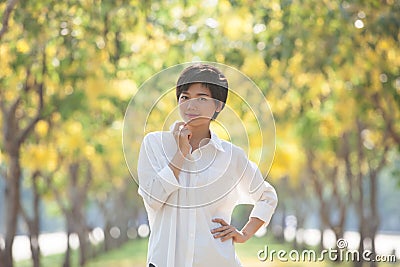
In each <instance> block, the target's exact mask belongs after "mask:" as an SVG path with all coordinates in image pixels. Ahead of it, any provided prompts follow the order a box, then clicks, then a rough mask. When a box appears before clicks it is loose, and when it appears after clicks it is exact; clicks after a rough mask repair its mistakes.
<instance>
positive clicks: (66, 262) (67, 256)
mask: <svg viewBox="0 0 400 267" xmlns="http://www.w3.org/2000/svg"><path fill="white" fill-rule="evenodd" d="M68 224H69V223H67V250H66V251H65V254H64V263H63V267H71V247H70V245H69V237H70V236H71V230H70V228H69V226H68Z"/></svg>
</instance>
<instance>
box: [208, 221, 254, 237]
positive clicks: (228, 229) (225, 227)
mask: <svg viewBox="0 0 400 267" xmlns="http://www.w3.org/2000/svg"><path fill="white" fill-rule="evenodd" d="M212 221H213V222H217V223H220V224H221V225H222V226H221V227H218V228H215V229H212V230H211V233H212V234H213V235H214V238H221V241H222V242H224V241H226V240H228V239H231V238H232V240H233V242H235V243H244V242H246V241H247V239H248V237H247V236H246V235H245V234H244V233H243V232H241V231H239V230H238V229H236V228H235V227H234V226H232V225H229V224H228V223H227V222H225V221H224V220H223V219H220V218H215V219H213V220H212Z"/></svg>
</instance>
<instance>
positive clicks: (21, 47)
mask: <svg viewBox="0 0 400 267" xmlns="http://www.w3.org/2000/svg"><path fill="white" fill-rule="evenodd" d="M16 46H17V51H18V52H20V53H23V54H25V53H27V52H29V44H28V43H27V42H26V41H25V40H24V39H21V40H19V41H18V42H17V45H16Z"/></svg>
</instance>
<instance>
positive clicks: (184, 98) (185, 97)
mask: <svg viewBox="0 0 400 267" xmlns="http://www.w3.org/2000/svg"><path fill="white" fill-rule="evenodd" d="M180 99H182V100H186V99H188V97H187V96H185V95H181V97H180Z"/></svg>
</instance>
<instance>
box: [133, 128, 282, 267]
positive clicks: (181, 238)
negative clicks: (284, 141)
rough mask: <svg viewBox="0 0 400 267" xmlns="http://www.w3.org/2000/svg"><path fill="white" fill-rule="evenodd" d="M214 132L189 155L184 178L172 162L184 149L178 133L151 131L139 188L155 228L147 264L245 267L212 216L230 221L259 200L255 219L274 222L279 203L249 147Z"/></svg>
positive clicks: (146, 139) (144, 144) (143, 152)
mask: <svg viewBox="0 0 400 267" xmlns="http://www.w3.org/2000/svg"><path fill="white" fill-rule="evenodd" d="M175 123H176V122H175ZM175 123H174V124H175ZM174 124H173V125H172V126H171V127H170V130H172V129H173V127H174ZM210 133H211V139H210V140H209V142H208V143H207V144H206V145H204V146H201V147H200V148H199V149H196V150H195V151H194V152H192V153H191V154H189V155H188V158H189V159H187V160H186V161H185V163H184V165H183V167H182V170H181V172H180V174H179V179H176V177H175V176H174V173H173V172H172V169H171V168H170V167H169V166H168V164H169V162H170V161H171V160H172V158H173V157H174V155H175V153H176V152H177V150H178V147H177V144H176V142H175V139H174V136H173V134H172V131H159V132H151V133H149V134H147V135H146V136H145V137H144V139H143V142H142V145H141V149H140V153H139V159H138V177H139V189H138V192H139V194H140V195H141V196H142V197H143V200H144V205H145V208H146V211H147V214H148V219H149V223H150V230H151V232H150V239H149V246H148V256H147V266H148V264H149V263H152V264H154V265H155V266H156V267H192V266H193V267H194V266H196V267H214V266H215V267H235V266H242V265H241V263H240V261H239V259H238V258H237V256H236V253H235V249H234V244H233V241H232V239H229V240H227V241H224V242H222V241H221V239H220V238H216V239H215V238H214V237H213V235H212V233H211V230H212V229H214V228H217V227H218V226H220V225H219V224H217V223H214V222H212V219H213V218H222V219H224V220H225V221H226V222H227V223H228V224H230V222H231V215H232V211H233V209H234V208H235V206H236V205H238V204H253V205H254V207H253V210H252V212H251V214H250V217H256V218H259V219H261V220H262V221H264V222H265V224H266V225H268V223H269V222H270V220H271V217H272V214H273V213H274V211H275V208H276V205H277V201H278V200H277V195H276V192H275V190H274V188H273V187H272V186H271V185H270V184H269V183H268V182H266V181H264V179H263V177H262V175H261V172H260V171H259V169H258V167H257V166H256V164H255V163H254V162H252V161H250V160H249V159H248V158H247V156H246V154H245V152H244V151H243V149H241V148H239V147H238V146H235V145H233V144H232V143H230V142H227V141H224V140H221V139H219V138H218V136H217V135H216V134H215V133H213V132H212V131H211V130H210Z"/></svg>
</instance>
